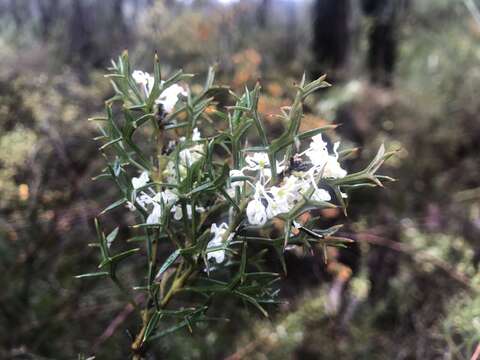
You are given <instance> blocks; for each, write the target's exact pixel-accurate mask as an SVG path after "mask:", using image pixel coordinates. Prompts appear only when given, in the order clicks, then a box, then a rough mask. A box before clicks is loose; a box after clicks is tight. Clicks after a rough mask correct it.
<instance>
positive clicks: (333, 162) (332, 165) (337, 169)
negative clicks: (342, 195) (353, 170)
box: [323, 141, 347, 179]
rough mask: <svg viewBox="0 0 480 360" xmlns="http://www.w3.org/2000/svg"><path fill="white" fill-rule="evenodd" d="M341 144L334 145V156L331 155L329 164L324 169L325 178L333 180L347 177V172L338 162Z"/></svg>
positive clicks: (328, 160)
mask: <svg viewBox="0 0 480 360" xmlns="http://www.w3.org/2000/svg"><path fill="white" fill-rule="evenodd" d="M339 146H340V143H339V142H338V141H337V142H336V143H335V144H333V152H334V155H329V156H328V159H327V163H326V164H325V167H324V169H323V176H324V177H331V178H335V179H337V178H343V177H345V176H346V175H347V171H346V170H344V169H342V167H341V166H340V163H339V162H338V147H339Z"/></svg>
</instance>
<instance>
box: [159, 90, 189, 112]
mask: <svg viewBox="0 0 480 360" xmlns="http://www.w3.org/2000/svg"><path fill="white" fill-rule="evenodd" d="M179 95H183V96H187V92H186V91H185V89H184V88H182V87H181V86H180V85H178V84H173V85H171V86H169V87H168V88H166V89H165V90H163V91H162V93H161V94H160V96H159V97H158V99H157V100H155V103H156V104H159V105H162V107H163V110H164V111H165V112H167V113H170V112H172V110H173V108H174V107H175V104H176V103H177V101H178V96H179Z"/></svg>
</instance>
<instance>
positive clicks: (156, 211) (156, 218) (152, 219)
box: [147, 203, 162, 225]
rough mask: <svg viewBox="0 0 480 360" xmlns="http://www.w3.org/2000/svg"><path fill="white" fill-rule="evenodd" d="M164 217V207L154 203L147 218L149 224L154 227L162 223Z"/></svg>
mask: <svg viewBox="0 0 480 360" xmlns="http://www.w3.org/2000/svg"><path fill="white" fill-rule="evenodd" d="M161 217H162V207H161V206H160V205H159V204H156V203H154V205H153V209H152V212H151V213H150V215H148V217H147V224H149V225H153V224H158V223H159V222H160V218H161Z"/></svg>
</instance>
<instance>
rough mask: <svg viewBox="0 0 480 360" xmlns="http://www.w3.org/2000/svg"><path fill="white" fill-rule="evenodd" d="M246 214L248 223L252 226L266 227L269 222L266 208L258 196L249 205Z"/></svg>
mask: <svg viewBox="0 0 480 360" xmlns="http://www.w3.org/2000/svg"><path fill="white" fill-rule="evenodd" d="M246 212H247V218H248V222H249V223H250V224H252V225H265V223H266V222H267V220H268V219H267V212H266V209H265V206H264V205H263V203H262V201H261V199H260V197H259V196H258V195H257V194H255V196H254V197H253V199H252V200H250V201H249V203H248V204H247V211H246Z"/></svg>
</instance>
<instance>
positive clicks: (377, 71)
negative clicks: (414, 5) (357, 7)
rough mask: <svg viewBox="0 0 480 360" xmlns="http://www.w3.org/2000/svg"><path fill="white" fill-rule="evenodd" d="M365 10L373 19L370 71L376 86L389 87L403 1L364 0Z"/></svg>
mask: <svg viewBox="0 0 480 360" xmlns="http://www.w3.org/2000/svg"><path fill="white" fill-rule="evenodd" d="M362 5H363V10H364V12H365V14H366V15H367V16H370V17H371V18H372V27H371V29H370V33H369V38H368V46H369V48H368V59H367V63H368V70H369V73H370V80H371V82H372V83H374V84H378V85H382V86H386V87H389V86H391V85H392V81H393V73H394V70H395V63H396V59H397V43H398V39H397V26H398V24H397V18H398V12H399V10H400V8H401V7H402V6H405V5H406V2H405V1H402V0H363V4H362Z"/></svg>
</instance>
